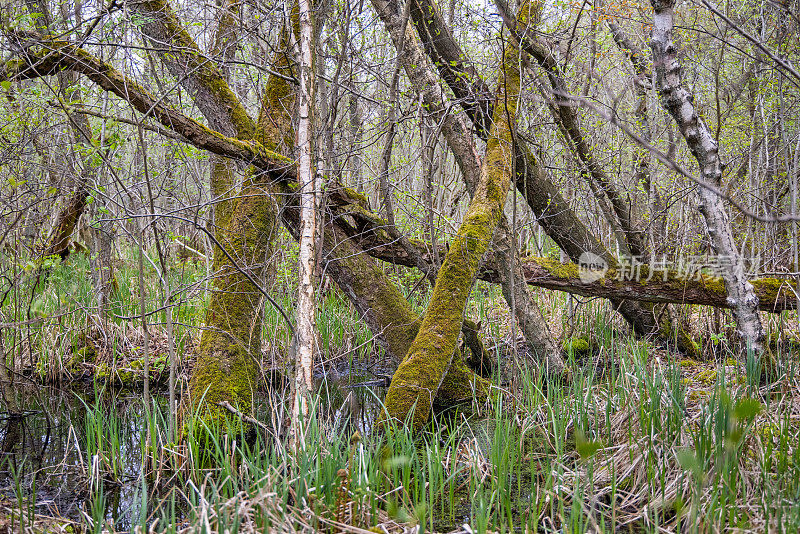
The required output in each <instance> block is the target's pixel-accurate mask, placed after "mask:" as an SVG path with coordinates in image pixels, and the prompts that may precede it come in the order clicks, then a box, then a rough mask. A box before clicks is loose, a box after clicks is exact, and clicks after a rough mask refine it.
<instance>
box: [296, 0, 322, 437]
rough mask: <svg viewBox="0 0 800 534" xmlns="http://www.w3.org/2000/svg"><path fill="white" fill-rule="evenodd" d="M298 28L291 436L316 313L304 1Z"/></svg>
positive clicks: (304, 393)
mask: <svg viewBox="0 0 800 534" xmlns="http://www.w3.org/2000/svg"><path fill="white" fill-rule="evenodd" d="M298 6H299V17H298V18H299V19H300V20H299V22H300V32H299V38H300V39H299V40H300V62H299V63H300V64H299V72H300V90H299V102H298V106H297V107H298V113H299V118H298V124H297V144H296V146H297V167H298V168H297V175H298V178H299V180H300V184H299V192H300V252H299V259H298V263H299V271H300V272H299V287H298V291H297V319H296V326H295V336H296V340H297V344H296V345H297V349H296V350H297V352H296V358H295V370H294V372H295V378H294V407H293V409H292V415H293V418H292V423H293V424H292V427H293V429H294V431H293V432H294V433H293V435H294V436H295V437H296V438H297V437H299V435H300V434H298V432H302V430H301V429H302V426H301V425H302V423H301V421H302V420H303V419H304V418H305V416H306V415H307V414H308V405H309V403H310V400H311V389H312V387H313V384H312V371H313V368H314V354H315V352H316V345H317V343H316V340H317V334H316V313H317V303H316V299H315V295H314V267H315V265H316V256H317V255H316V248H317V247H316V237H317V236H316V233H317V232H316V230H317V191H316V189H317V187H316V183H317V177H316V171H315V170H314V150H313V147H312V138H313V127H314V124H313V114H314V112H313V109H314V28H313V25H312V22H311V4H310V1H309V0H298Z"/></svg>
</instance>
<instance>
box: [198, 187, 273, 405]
mask: <svg viewBox="0 0 800 534" xmlns="http://www.w3.org/2000/svg"><path fill="white" fill-rule="evenodd" d="M276 216H277V210H276V206H275V201H274V199H273V198H272V195H271V192H270V191H269V189H267V188H266V186H265V185H264V184H258V183H255V182H254V181H253V180H249V181H248V183H247V184H246V185H245V187H243V188H242V191H241V195H240V196H239V198H238V199H237V200H236V201H235V202H234V206H233V209H232V210H231V214H230V221H229V223H228V226H227V228H226V229H225V231H224V235H225V236H226V239H225V240H224V241H223V242H222V244H223V246H224V247H225V251H226V252H227V253H228V254H225V253H224V252H223V251H222V250H221V249H219V248H217V249H216V250H215V251H214V267H215V272H216V273H217V276H216V278H215V279H214V292H213V294H212V297H211V303H210V304H209V307H208V310H207V312H206V322H205V326H206V328H205V330H204V331H203V335H202V336H201V338H200V349H199V351H198V356H197V362H196V363H195V367H194V372H193V373H192V378H191V381H190V384H189V386H190V393H191V400H192V404H193V406H195V407H197V406H198V405H199V404H200V403H201V402H202V403H203V404H204V406H205V408H204V409H203V415H204V416H208V415H211V416H212V418H214V417H216V416H217V415H219V414H220V413H222V412H221V410H220V408H219V406H218V403H219V402H220V401H228V402H230V403H231V404H233V405H234V406H237V407H238V409H239V410H241V411H242V412H245V413H247V412H249V410H250V408H251V402H252V396H253V388H254V387H255V384H256V382H257V380H258V372H259V365H258V362H259V360H260V349H261V330H262V325H261V313H260V306H261V294H260V292H259V290H258V289H257V288H256V287H255V286H254V285H253V283H252V282H251V281H250V279H249V278H248V276H247V275H246V274H245V272H247V274H249V275H250V276H251V277H252V278H254V279H255V280H261V279H263V277H264V273H265V272H266V261H265V260H266V259H267V257H269V254H270V252H271V243H272V236H273V233H274V230H275V221H276ZM228 255H230V258H229V257H228ZM231 258H233V260H235V264H234V262H232V261H231ZM243 271H245V272H243Z"/></svg>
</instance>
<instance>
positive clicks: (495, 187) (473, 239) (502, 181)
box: [385, 4, 538, 431]
mask: <svg viewBox="0 0 800 534" xmlns="http://www.w3.org/2000/svg"><path fill="white" fill-rule="evenodd" d="M526 9H528V5H527V4H525V5H523V7H522V8H521V11H523V12H524V10H526ZM537 15H538V13H537ZM518 59H519V58H518V57H517V50H516V48H515V47H513V46H509V47H508V48H507V50H506V53H505V54H504V58H503V68H502V70H501V73H500V81H499V90H498V94H497V99H496V102H495V110H494V122H493V125H492V127H491V130H490V134H489V139H488V141H487V146H486V158H485V160H484V162H483V166H482V167H481V175H480V179H479V181H478V184H477V187H476V188H475V193H474V195H473V197H472V200H471V201H470V204H469V208H468V209H467V213H466V215H465V216H464V221H463V222H462V224H461V227H460V228H459V230H458V233H457V234H456V236H455V237H454V238H453V242H452V244H451V245H450V249H449V250H448V252H447V254H446V255H445V257H444V261H443V262H442V267H441V269H440V270H439V274H438V276H437V277H436V285H435V287H434V289H433V294H432V295H431V299H430V303H429V304H428V309H427V311H426V313H425V316H424V317H423V319H422V324H421V325H420V329H419V332H418V333H417V335H416V337H415V338H414V341H413V343H412V344H411V347H410V348H409V350H408V354H407V355H406V357H405V359H404V360H403V362H402V363H401V364H400V367H399V368H398V369H397V372H396V373H395V374H394V377H393V378H392V383H391V385H390V386H389V391H388V393H387V394H386V400H385V406H386V411H387V416H388V417H390V418H393V419H395V420H398V421H400V422H403V421H405V420H406V418H407V417H409V415H410V414H411V415H410V416H411V418H412V420H411V426H412V428H413V429H414V430H415V431H419V430H420V429H421V428H422V427H423V426H424V425H425V423H426V422H427V420H428V416H429V415H430V410H431V408H432V405H433V400H434V398H435V396H436V394H437V392H438V391H439V386H440V385H441V384H442V381H443V379H444V378H445V376H446V375H447V374H448V371H449V369H450V366H451V365H450V364H451V362H452V359H453V354H454V353H455V351H456V349H457V346H458V336H459V333H460V331H461V323H462V322H463V318H464V307H465V306H466V304H467V300H468V298H469V294H470V291H471V290H472V285H473V283H474V281H475V276H476V275H477V273H478V267H479V265H480V262H481V259H482V258H483V255H484V253H485V252H486V250H487V249H488V247H489V243H490V242H491V240H492V236H493V234H494V231H495V229H496V228H497V225H498V224H499V223H500V220H501V218H502V216H503V207H504V206H505V201H506V197H507V196H508V191H509V189H510V188H511V178H512V174H513V161H514V160H513V137H512V130H513V127H514V124H513V122H512V121H514V119H515V117H516V112H517V99H518V97H519V87H520V73H519V67H518Z"/></svg>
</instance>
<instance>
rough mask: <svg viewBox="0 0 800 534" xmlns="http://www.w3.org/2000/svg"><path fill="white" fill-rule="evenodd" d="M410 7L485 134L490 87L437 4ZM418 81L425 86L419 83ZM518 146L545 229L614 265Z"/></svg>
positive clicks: (647, 331)
mask: <svg viewBox="0 0 800 534" xmlns="http://www.w3.org/2000/svg"><path fill="white" fill-rule="evenodd" d="M412 6H413V7H412V11H411V15H412V18H413V20H414V23H415V25H416V28H417V31H418V32H419V35H420V37H421V39H422V41H423V43H424V44H425V51H426V53H427V54H428V56H429V57H430V58H431V61H432V62H433V63H434V65H435V66H436V68H437V70H438V71H439V74H440V76H441V77H442V78H443V79H444V80H445V81H446V82H447V84H448V85H449V87H450V89H452V91H453V93H454V95H455V97H456V99H457V100H458V102H459V103H461V106H462V108H464V110H465V111H466V112H467V115H468V116H469V117H470V119H471V120H472V122H473V124H474V125H475V128H476V130H477V133H478V135H479V136H481V137H482V138H484V139H485V138H486V132H487V131H488V128H487V126H486V125H488V124H490V122H491V109H492V103H491V91H489V88H488V87H487V86H486V84H485V83H484V82H483V80H482V79H480V77H479V76H478V75H477V70H476V69H475V68H474V67H473V65H472V64H471V62H470V61H469V60H468V58H467V56H466V55H465V54H464V53H463V51H462V50H461V48H460V46H459V45H458V43H456V41H455V39H453V37H452V34H451V33H450V31H449V29H448V28H447V27H446V25H445V24H444V20H443V18H442V17H441V15H440V14H439V11H438V8H437V7H436V4H435V3H434V2H431V1H430V0H413V3H412ZM378 11H379V13H380V10H378ZM514 24H516V23H514ZM542 57H543V58H545V57H549V56H547V55H545V56H542ZM416 85H417V86H421V85H420V83H419V82H417V83H416ZM516 149H517V153H516V157H517V162H516V170H517V176H516V186H517V190H518V191H519V192H520V193H522V195H523V196H524V197H525V200H526V201H527V203H528V206H529V207H530V208H531V210H532V211H533V213H534V215H535V216H536V221H537V223H539V225H540V226H541V228H542V229H543V230H544V231H545V233H547V235H548V236H550V237H551V238H552V239H553V240H554V241H555V242H556V244H557V245H558V246H559V247H560V248H561V250H563V251H564V252H566V253H567V255H568V256H569V257H570V259H571V260H572V261H574V262H578V261H580V257H581V255H582V254H584V253H589V254H591V255H595V256H599V257H601V258H603V259H604V260H605V261H607V262H608V264H609V265H610V266H613V265H616V260H615V259H614V257H613V256H611V254H610V253H609V252H608V251H607V250H606V249H605V247H604V246H603V245H602V244H601V243H600V242H599V241H598V240H597V239H596V238H595V236H594V235H592V233H591V232H589V230H588V229H587V228H586V226H585V225H584V224H583V223H582V222H581V221H580V219H579V218H578V217H577V215H576V214H575V212H574V211H573V210H572V208H570V206H569V204H568V203H567V202H566V201H565V200H564V198H563V197H562V196H561V193H560V192H559V191H558V188H557V187H556V186H555V185H554V184H553V182H552V180H551V179H550V178H549V177H548V176H547V172H546V171H545V169H544V168H543V167H542V166H541V165H539V162H538V161H537V159H536V157H535V156H534V154H533V152H532V151H531V150H530V149H529V148H528V147H527V146H526V145H525V143H524V142H523V140H522V139H520V138H519V136H517V143H516ZM612 304H613V306H614V309H615V310H617V311H618V312H619V313H620V314H621V315H622V316H623V317H624V318H625V320H627V321H628V323H630V325H631V326H632V327H633V330H634V332H636V334H638V335H642V336H649V335H653V334H657V333H659V332H660V333H661V335H663V336H664V337H668V335H669V332H668V331H664V329H663V328H662V327H661V325H659V323H658V321H657V320H656V316H655V313H654V311H653V309H652V307H651V306H648V305H647V304H643V303H639V302H632V301H624V300H622V301H621V300H612ZM517 316H518V317H519V316H520V314H519V313H518V314H517ZM526 336H527V333H526ZM678 346H679V348H680V349H681V350H684V351H689V352H691V351H692V347H693V345H692V344H691V343H689V339H688V336H686V335H685V334H682V335H680V336H679V337H678Z"/></svg>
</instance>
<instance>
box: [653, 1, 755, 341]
mask: <svg viewBox="0 0 800 534" xmlns="http://www.w3.org/2000/svg"><path fill="white" fill-rule="evenodd" d="M651 3H652V5H653V10H654V15H653V39H652V43H651V46H652V49H653V66H654V67H655V70H656V75H657V78H658V84H659V92H660V94H661V103H662V105H663V106H664V109H665V110H667V112H668V113H669V114H670V115H671V116H672V118H673V119H674V120H675V123H676V124H677V125H678V129H679V130H680V132H681V134H682V135H683V138H684V139H685V140H686V144H687V145H688V146H689V149H690V150H691V152H692V155H693V156H694V157H695V159H696V160H697V163H698V164H699V166H700V173H701V175H702V179H703V180H704V181H705V182H706V183H708V184H711V185H712V186H714V187H719V186H720V184H721V181H722V165H721V163H720V159H719V147H718V145H717V141H716V139H715V137H714V134H713V133H712V132H711V130H710V129H709V128H708V125H707V124H706V123H705V121H704V120H703V119H702V118H701V117H700V116H699V115H698V113H697V110H696V108H695V106H694V103H693V102H694V95H692V93H691V91H689V89H688V88H687V87H685V86H684V85H683V80H682V77H681V65H680V61H679V59H678V48H677V46H676V44H675V42H674V38H673V27H674V21H673V17H674V9H673V8H674V5H675V2H674V0H652V1H651ZM699 196H700V207H699V209H700V213H701V214H702V216H703V218H704V219H705V222H706V227H707V231H708V235H709V238H710V239H711V243H712V245H713V247H714V251H715V252H716V254H717V257H718V258H719V259H720V261H719V262H718V263H719V265H720V266H721V275H722V279H723V281H724V282H725V291H726V292H727V295H728V300H729V305H730V307H731V308H732V309H733V315H734V318H735V319H736V326H737V334H738V336H739V338H740V339H741V341H742V343H743V345H744V348H745V349H747V350H752V351H753V352H755V353H756V354H760V353H761V352H762V351H763V343H762V342H763V339H764V329H763V328H762V325H761V320H760V319H759V317H758V300H759V299H758V296H756V294H755V291H754V288H753V285H752V284H751V283H750V282H749V281H748V279H747V276H746V274H745V267H744V262H743V261H742V256H741V254H740V253H739V249H738V247H737V246H736V242H735V240H734V238H733V230H732V229H731V223H730V219H729V217H728V214H727V212H726V210H725V205H724V203H723V200H722V198H720V196H719V195H717V194H716V193H714V192H712V191H711V190H709V189H707V188H705V187H700V189H699Z"/></svg>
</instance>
